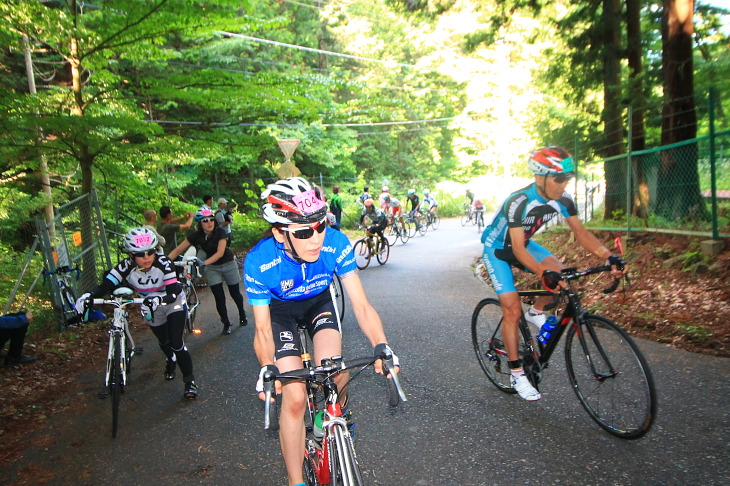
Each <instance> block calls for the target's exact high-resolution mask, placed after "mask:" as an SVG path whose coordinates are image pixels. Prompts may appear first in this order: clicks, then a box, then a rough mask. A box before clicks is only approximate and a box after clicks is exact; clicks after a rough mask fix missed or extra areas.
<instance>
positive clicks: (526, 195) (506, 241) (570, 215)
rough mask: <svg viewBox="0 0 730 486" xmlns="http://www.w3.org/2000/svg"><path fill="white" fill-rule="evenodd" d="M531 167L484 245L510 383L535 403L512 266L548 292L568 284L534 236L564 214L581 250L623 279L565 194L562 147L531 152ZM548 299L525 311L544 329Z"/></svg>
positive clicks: (568, 164) (569, 169)
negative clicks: (523, 357) (522, 352)
mask: <svg viewBox="0 0 730 486" xmlns="http://www.w3.org/2000/svg"><path fill="white" fill-rule="evenodd" d="M528 167H529V169H530V170H531V171H532V172H533V173H534V174H535V182H534V183H532V184H530V185H529V186H527V187H525V188H523V189H520V190H519V191H517V192H514V193H512V194H511V195H510V196H509V197H508V198H507V199H506V200H505V201H504V202H503V203H502V205H501V206H500V208H499V210H498V211H497V213H496V214H495V216H494V219H493V220H492V223H491V224H490V225H489V226H487V227H486V228H485V230H484V233H482V243H484V255H483V258H484V263H485V264H486V266H487V270H488V272H489V277H490V278H491V280H492V284H493V285H494V290H495V291H496V292H497V297H498V298H499V302H500V304H501V305H502V313H503V315H504V320H503V323H502V326H503V327H502V336H503V338H504V344H505V347H506V348H507V358H508V360H509V361H508V362H509V366H510V370H511V373H512V376H511V384H512V387H513V388H514V389H515V390H516V391H517V393H518V394H519V395H520V397H522V398H523V399H525V400H529V401H534V400H539V399H540V393H539V392H538V391H537V390H536V389H535V388H534V387H533V386H532V385H531V384H530V382H529V380H528V379H527V377H526V376H525V372H524V370H523V369H522V363H521V362H520V357H519V352H518V336H517V324H518V322H519V320H520V315H521V312H522V308H521V303H520V300H519V298H518V296H517V291H516V289H515V285H514V277H513V275H512V269H511V267H517V268H520V269H522V270H527V271H529V272H532V273H534V274H536V275H541V276H542V281H543V284H544V285H545V287H546V288H548V289H549V290H553V291H555V290H556V289H557V287H558V286H559V285H560V286H565V283H564V282H560V280H559V277H560V275H559V273H558V272H560V271H561V270H562V269H563V268H564V265H563V264H562V263H561V262H560V261H559V260H558V259H557V258H555V257H554V256H553V255H552V254H550V252H548V251H547V250H546V249H545V248H543V247H542V246H540V245H538V244H537V243H535V242H534V241H531V240H530V238H531V237H532V236H533V235H534V234H535V233H536V232H537V230H539V229H540V228H541V227H542V226H543V225H545V223H547V222H548V221H550V220H551V219H553V218H554V217H555V216H557V215H558V214H561V215H562V216H563V217H564V218H566V221H567V223H568V226H570V229H571V230H572V231H573V233H574V234H575V238H576V240H577V241H578V243H580V244H581V246H583V248H585V249H586V250H587V251H589V252H591V253H593V254H595V255H597V256H599V257H601V258H605V259H607V261H608V264H610V265H611V266H612V267H613V273H614V276H615V277H620V276H621V275H622V272H621V271H620V270H618V269H617V267H616V265H617V263H618V262H619V258H618V257H617V256H616V255H613V254H612V253H611V251H610V250H608V249H607V248H606V247H605V246H603V244H602V243H601V242H600V241H598V239H597V238H596V237H595V236H594V235H593V234H592V233H591V232H590V231H588V230H587V229H586V228H585V227H584V226H583V224H582V223H581V222H580V219H578V213H577V211H576V207H575V203H574V202H573V199H572V198H571V197H570V195H569V194H568V193H567V192H565V188H566V186H567V184H568V182H569V181H570V180H571V179H572V178H573V177H574V176H575V172H574V168H573V159H572V157H571V155H570V154H569V153H568V152H567V151H566V150H565V149H563V148H561V147H545V148H541V149H539V150H534V151H532V152H530V158H529V161H528ZM550 300H551V297H541V298H540V299H538V300H537V302H535V304H534V305H533V306H532V308H530V310H529V311H528V312H526V313H525V318H526V319H527V321H528V322H531V323H532V324H534V325H536V326H537V327H541V326H542V325H543V324H544V323H545V320H546V319H545V315H544V314H543V309H544V308H545V305H547V304H548V303H549V302H550Z"/></svg>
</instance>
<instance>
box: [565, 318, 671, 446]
mask: <svg viewBox="0 0 730 486" xmlns="http://www.w3.org/2000/svg"><path fill="white" fill-rule="evenodd" d="M565 363H566V368H567V370H568V378H569V379H570V383H571V385H573V390H575V393H576V395H577V396H578V400H580V403H581V404H582V405H583V408H585V409H586V411H587V412H588V415H590V416H591V418H592V419H593V420H595V421H596V423H598V425H600V426H601V427H603V428H604V429H606V430H607V431H608V432H610V433H611V434H613V435H615V436H617V437H621V438H622V439H637V438H639V437H641V436H643V435H644V434H646V433H647V432H648V431H649V429H650V428H651V426H652V424H653V422H654V418H655V417H656V412H657V397H656V390H655V388H654V379H653V377H652V375H651V371H650V370H649V366H648V365H647V363H646V360H645V359H644V356H643V355H642V354H641V351H640V350H639V348H638V347H637V346H636V344H635V343H634V341H633V340H632V339H631V338H630V337H629V335H628V334H627V333H626V331H624V330H623V329H621V328H620V327H619V326H618V325H617V324H616V323H615V322H613V321H610V320H608V319H606V318H604V317H601V316H596V315H591V314H588V315H586V316H585V317H584V318H583V319H582V322H581V323H580V324H579V325H576V324H573V326H572V327H571V328H570V329H569V330H568V334H567V336H566V339H565Z"/></svg>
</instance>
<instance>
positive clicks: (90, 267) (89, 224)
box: [69, 0, 104, 282]
mask: <svg viewBox="0 0 730 486" xmlns="http://www.w3.org/2000/svg"><path fill="white" fill-rule="evenodd" d="M70 9H71V10H70V13H71V15H72V16H73V18H74V28H76V24H77V22H78V15H79V11H78V9H77V8H76V0H71V2H70ZM69 57H70V64H71V81H72V87H71V89H72V91H73V99H74V103H73V106H72V108H71V113H72V114H73V115H74V116H76V117H79V119H80V118H83V116H84V97H83V84H82V82H81V56H80V55H79V40H78V38H77V37H76V35H75V33H74V35H73V36H72V37H71V49H70V56H69ZM79 126H81V124H80V123H79ZM80 132H81V129H76V137H75V141H76V144H77V147H76V149H77V154H78V155H77V157H78V161H79V165H80V166H81V191H82V192H83V193H84V194H86V195H87V201H86V202H84V203H81V204H79V213H80V214H79V216H80V226H81V241H82V245H83V247H82V248H83V249H84V256H83V264H82V265H81V271H82V272H83V281H84V282H96V281H97V279H96V275H97V272H96V251H95V250H93V249H92V250H91V251H86V250H88V249H89V247H90V246H91V245H92V244H93V243H94V241H95V240H96V235H94V227H95V225H94V220H95V217H94V213H93V211H92V210H91V204H90V202H91V195H90V194H89V193H90V192H91V189H92V187H93V171H92V167H93V165H94V156H93V155H92V154H91V151H90V150H89V146H88V144H87V143H86V142H85V140H84V135H83V134H82V133H80ZM101 231H104V229H103V228H101Z"/></svg>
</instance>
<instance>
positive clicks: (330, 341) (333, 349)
mask: <svg viewBox="0 0 730 486" xmlns="http://www.w3.org/2000/svg"><path fill="white" fill-rule="evenodd" d="M312 344H314V363H315V364H316V365H320V364H321V363H322V360H323V359H325V358H331V357H332V356H341V355H342V335H341V334H340V333H339V332H338V331H336V330H334V329H322V330H321V331H318V332H317V334H315V335H314V338H313V339H312ZM349 379H350V373H349V372H348V371H344V372H342V373H339V374H338V375H337V376H335V383H337V390H339V392H340V397H339V398H340V405H344V403H345V398H346V397H347V390H345V388H344V386H345V385H346V384H347V381H348V380H349Z"/></svg>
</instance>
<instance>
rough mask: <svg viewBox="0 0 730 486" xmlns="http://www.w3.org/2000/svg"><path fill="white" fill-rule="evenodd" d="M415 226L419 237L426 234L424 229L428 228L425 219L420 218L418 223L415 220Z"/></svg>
mask: <svg viewBox="0 0 730 486" xmlns="http://www.w3.org/2000/svg"><path fill="white" fill-rule="evenodd" d="M416 226H417V229H418V232H419V233H420V234H421V236H423V235H425V234H426V229H427V228H428V226H427V224H426V218H421V220H420V221H418V220H416Z"/></svg>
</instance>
